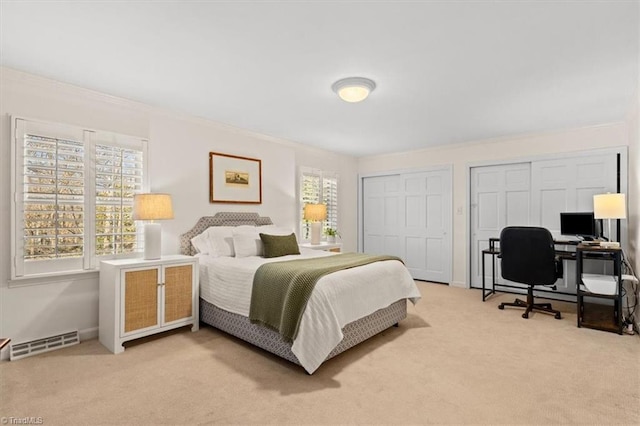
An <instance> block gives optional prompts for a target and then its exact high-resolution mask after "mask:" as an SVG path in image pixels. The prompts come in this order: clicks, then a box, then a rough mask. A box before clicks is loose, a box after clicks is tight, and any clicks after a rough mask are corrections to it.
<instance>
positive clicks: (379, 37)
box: [0, 0, 640, 156]
mask: <svg viewBox="0 0 640 426" xmlns="http://www.w3.org/2000/svg"><path fill="white" fill-rule="evenodd" d="M1 1H2V3H1V9H0V31H1V32H0V36H1V45H0V48H1V51H0V55H1V58H0V59H1V63H2V65H4V66H8V67H11V68H16V69H19V70H24V71H27V72H31V73H34V74H39V75H43V76H46V77H50V78H54V79H56V80H60V81H64V82H68V83H72V84H75V85H78V86H82V87H87V88H90V89H94V90H98V91H101V92H106V93H109V94H112V95H115V96H120V97H124V98H128V99H133V100H136V101H140V102H144V103H147V104H151V105H155V106H160V107H166V108H170V109H172V110H177V111H180V112H184V113H189V114H192V115H196V116H200V117H205V118H209V119H212V120H215V121H218V122H222V123H227V124H231V125H233V126H237V127H241V128H244V129H250V130H253V131H255V132H259V133H262V134H266V135H271V136H275V137H278V138H284V139H288V140H291V141H296V142H300V143H304V144H308V145H315V146H318V147H322V148H325V149H329V150H332V151H336V152H340V153H345V154H349V155H354V156H365V155H372V154H380V153H388V152H397V151H407V150H413V149H419V148H422V147H428V146H434V145H441V144H448V143H458V142H465V141H472V140H479V139H484V138H492V137H500V136H505V135H513V134H521V133H531V132H539V131H549V130H559V129H566V128H575V127H582V126H588V125H593V124H602V123H608V122H613V121H621V120H623V119H624V116H625V114H626V113H627V111H629V109H630V107H631V104H632V98H633V94H634V91H635V90H637V83H638V73H639V71H638V60H639V53H638V46H639V40H638V39H639V30H638V28H639V22H640V12H639V3H638V1H588V2H587V1H570V2H560V1H556V2H553V1H516V0H513V1H510V2H495V1H456V2H453V1H449V2H445V1H428V2H427V1H424V2H419V1H411V2H400V1H395V2H392V1H384V2H381V1H376V2H374V1H370V2H365V1H343V2H337V1H315V2H312V1H306V2H293V1H278V2H273V1H242V2H235V3H234V2H213V1H209V2H206V1H182V2H178V1H175V2H174V1H168V2H158V1H136V2H111V3H109V2H106V1H103V2H99V1H94V2H78V1H76V2H60V1H55V2H54V1H31V2H12V1H6V0H1ZM349 76H363V77H368V78H371V79H373V80H374V81H375V82H376V84H377V88H376V90H375V91H374V92H373V93H372V94H371V96H370V97H369V98H368V99H367V100H366V101H364V102H362V103H359V104H348V103H346V102H343V101H341V100H339V99H338V97H337V96H336V95H335V94H334V93H333V92H332V91H331V85H332V84H333V83H334V82H335V81H336V80H338V79H340V78H343V77H349Z"/></svg>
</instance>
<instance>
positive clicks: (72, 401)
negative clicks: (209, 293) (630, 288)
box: [0, 282, 640, 425]
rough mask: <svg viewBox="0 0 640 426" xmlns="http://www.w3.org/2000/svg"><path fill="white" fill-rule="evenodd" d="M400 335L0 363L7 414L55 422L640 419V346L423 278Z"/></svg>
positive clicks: (75, 353)
mask: <svg viewBox="0 0 640 426" xmlns="http://www.w3.org/2000/svg"><path fill="white" fill-rule="evenodd" d="M418 285H419V287H420V290H421V292H422V294H423V300H421V301H420V302H419V303H418V305H417V306H415V307H414V306H413V305H409V316H408V318H407V319H406V320H405V321H403V322H402V323H401V324H400V327H398V328H391V329H389V330H387V331H385V332H384V333H382V334H381V335H378V336H376V337H374V338H372V339H370V340H369V341H367V342H365V343H362V344H360V345H359V346H357V347H355V348H352V349H351V350H349V351H347V352H345V353H343V354H341V355H339V356H338V357H336V358H334V359H332V360H330V361H328V362H327V363H326V364H324V365H323V366H321V367H320V369H319V370H318V371H317V372H316V373H315V374H313V375H312V376H309V375H307V374H306V373H305V372H304V370H302V369H301V368H300V367H298V366H295V365H293V364H290V363H288V362H286V361H284V360H281V359H279V358H277V357H275V356H273V355H270V354H268V353H266V352H264V351H262V350H259V349H256V348H253V347H252V346H250V345H248V344H245V343H243V342H241V341H240V340H237V339H235V338H233V337H230V336H228V335H226V334H224V333H222V332H219V331H216V330H214V329H211V328H209V327H207V326H204V327H203V328H202V329H201V330H200V331H198V332H196V333H191V332H190V331H188V330H181V331H180V332H179V333H174V334H171V335H168V336H163V337H162V338H159V339H154V340H151V341H146V342H144V343H142V344H138V345H135V346H132V347H129V348H128V349H127V350H126V351H125V352H124V353H123V354H120V355H112V354H110V353H109V352H108V351H107V350H106V349H105V348H103V347H102V346H101V345H100V343H99V342H98V341H97V340H91V341H86V342H82V343H81V344H80V345H77V346H74V347H71V348H66V349H63V350H59V351H55V352H50V353H48V354H43V355H40V356H35V357H31V358H25V359H22V360H19V361H13V362H8V361H7V362H2V363H0V377H1V388H0V416H4V417H13V418H19V419H21V418H24V417H40V418H42V420H43V422H44V424H45V425H54V424H61V425H62V424H64V425H69V424H77V425H89V424H132V425H133V424H135V425H144V424H213V423H218V424H266V423H270V424H304V423H307V424H309V423H313V424H336V423H342V424H345V423H350V424H355V423H358V424H425V423H440V424H552V423H553V424H560V423H563V424H638V423H640V396H639V391H640V339H639V338H638V336H628V335H624V336H620V335H617V334H613V333H606V332H601V331H597V330H590V329H584V328H581V329H579V328H577V327H576V316H575V305H573V304H563V303H559V302H557V303H554V305H555V307H558V308H560V309H561V310H562V311H563V314H564V318H563V319H562V320H560V321H558V320H555V319H554V318H553V317H552V316H549V315H546V314H541V313H535V314H533V315H532V316H531V317H530V318H529V319H528V320H525V319H523V318H521V316H520V315H521V312H522V311H520V310H505V311H500V310H498V309H497V308H496V306H497V305H498V303H499V302H500V301H508V300H510V299H512V298H513V296H512V295H506V294H505V295H499V296H497V297H495V296H494V298H493V299H491V300H490V301H488V302H485V303H482V301H481V295H480V292H479V291H477V290H465V289H459V288H452V287H447V286H443V285H437V284H428V283H420V282H419V283H418Z"/></svg>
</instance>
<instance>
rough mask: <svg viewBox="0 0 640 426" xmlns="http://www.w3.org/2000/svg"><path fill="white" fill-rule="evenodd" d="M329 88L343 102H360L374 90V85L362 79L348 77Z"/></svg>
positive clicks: (370, 81)
mask: <svg viewBox="0 0 640 426" xmlns="http://www.w3.org/2000/svg"><path fill="white" fill-rule="evenodd" d="M331 88H332V89H333V91H334V92H336V93H337V94H338V96H340V99H342V100H343V101H346V102H361V101H364V100H365V99H367V96H369V93H370V92H372V91H373V89H375V88H376V83H374V82H373V80H369V79H368V78H364V77H348V78H343V79H342V80H338V81H336V82H335V83H333V86H331Z"/></svg>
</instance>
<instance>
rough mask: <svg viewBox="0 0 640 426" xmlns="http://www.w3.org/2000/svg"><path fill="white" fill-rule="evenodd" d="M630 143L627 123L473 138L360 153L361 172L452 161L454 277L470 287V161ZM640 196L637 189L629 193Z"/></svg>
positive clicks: (409, 167) (454, 283) (524, 156)
mask: <svg viewBox="0 0 640 426" xmlns="http://www.w3.org/2000/svg"><path fill="white" fill-rule="evenodd" d="M626 145H628V130H627V125H626V123H623V122H621V123H613V124H606V125H601V126H594V127H587V128H582V129H574V130H569V131H562V132H549V133H544V134H537V135H526V136H518V137H511V138H500V139H495V140H486V141H478V142H470V143H465V144H459V145H455V146H440V147H436V148H431V149H424V150H419V151H411V152H404V153H397V154H391V155H380V156H373V157H364V158H360V159H359V161H358V173H360V174H367V173H375V172H384V171H393V170H402V169H417V168H422V167H426V166H435V165H449V164H450V165H453V211H454V217H453V265H454V267H453V281H452V285H456V286H460V287H468V283H467V282H466V280H467V277H466V271H467V263H468V259H467V242H468V237H467V222H468V220H469V219H468V217H467V207H468V205H467V198H468V194H467V179H468V177H467V168H468V166H469V164H474V163H480V162H490V161H505V160H512V159H522V158H527V157H529V158H530V157H533V156H541V155H553V154H555V153H566V152H572V151H583V150H589V149H597V148H607V147H619V146H626ZM630 196H631V197H632V198H634V199H636V200H637V199H638V197H637V193H636V194H630Z"/></svg>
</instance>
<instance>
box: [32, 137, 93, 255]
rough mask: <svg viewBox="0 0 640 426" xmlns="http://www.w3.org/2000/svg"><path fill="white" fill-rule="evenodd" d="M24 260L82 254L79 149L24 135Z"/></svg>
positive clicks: (82, 153)
mask: <svg viewBox="0 0 640 426" xmlns="http://www.w3.org/2000/svg"><path fill="white" fill-rule="evenodd" d="M23 158H24V160H23V164H22V173H23V179H24V190H23V203H24V204H23V209H24V217H23V219H24V227H23V232H22V237H23V239H24V241H23V242H24V258H25V259H26V260H46V259H58V258H72V257H78V258H81V257H82V256H83V254H84V215H85V209H84V200H85V194H84V177H85V170H84V160H85V149H84V143H83V142H82V141H77V140H66V139H58V138H52V137H46V136H41V135H37V134H29V133H27V134H25V135H24V156H23Z"/></svg>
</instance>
